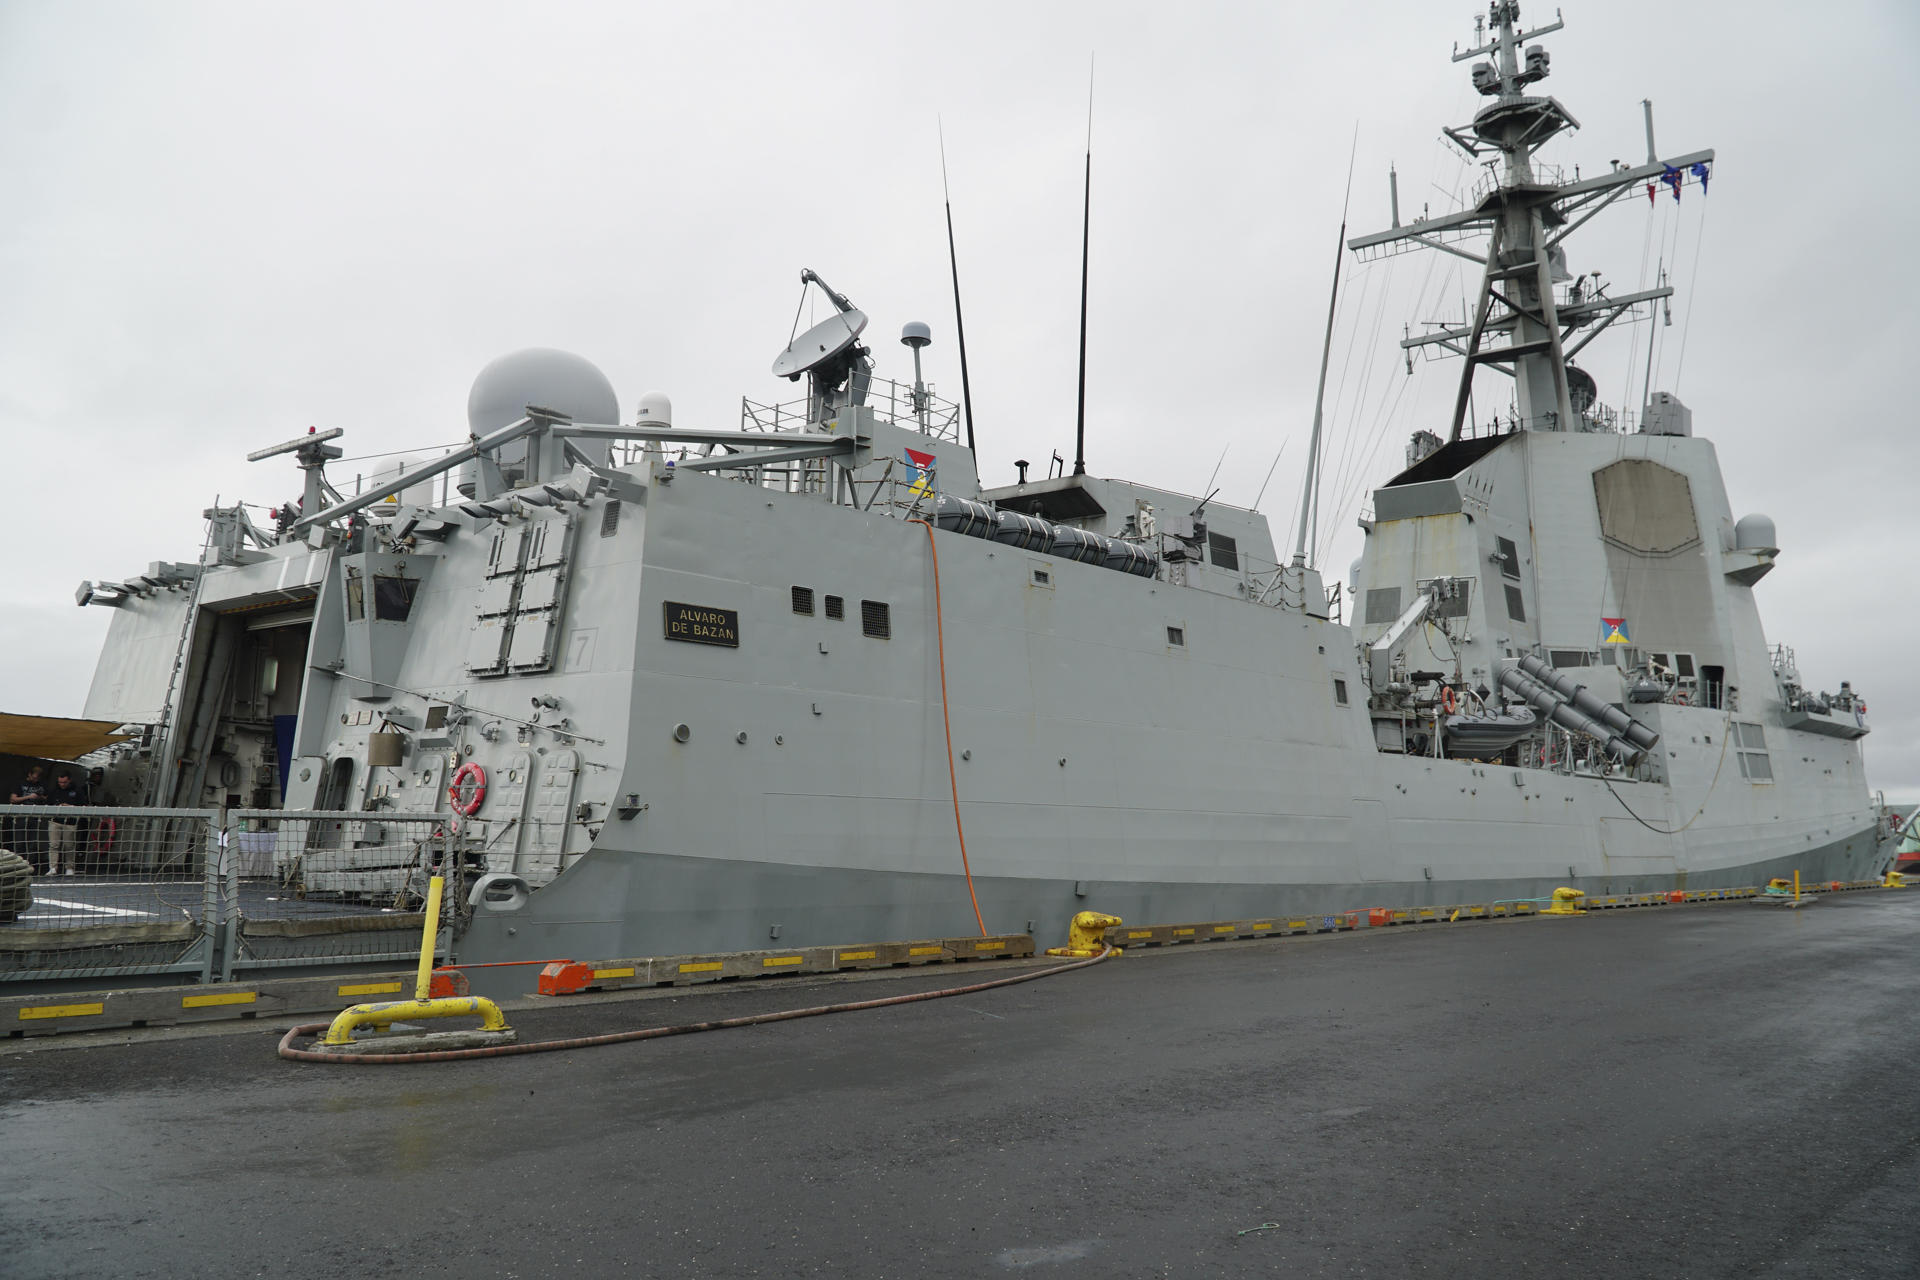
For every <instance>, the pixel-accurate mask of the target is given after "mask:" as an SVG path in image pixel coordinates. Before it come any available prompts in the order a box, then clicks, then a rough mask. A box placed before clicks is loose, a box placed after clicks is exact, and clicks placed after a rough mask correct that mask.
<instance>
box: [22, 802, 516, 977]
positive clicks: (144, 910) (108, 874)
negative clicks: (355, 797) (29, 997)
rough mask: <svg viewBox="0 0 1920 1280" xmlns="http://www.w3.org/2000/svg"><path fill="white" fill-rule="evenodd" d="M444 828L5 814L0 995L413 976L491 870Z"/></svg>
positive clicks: (140, 814) (434, 818)
mask: <svg viewBox="0 0 1920 1280" xmlns="http://www.w3.org/2000/svg"><path fill="white" fill-rule="evenodd" d="M486 846H487V838H486V832H485V830H484V829H483V826H482V824H477V823H471V824H469V829H466V830H462V829H459V828H457V827H455V826H454V825H453V824H452V822H451V821H450V820H449V819H448V817H447V816H446V815H444V814H441V815H436V814H398V815H396V814H391V813H384V812H365V813H360V812H353V813H348V812H333V813H328V812H298V813H296V812H289V811H285V810H277V809H257V810H252V809H238V810H230V811H228V812H227V813H226V814H225V815H224V817H223V816H222V815H221V813H220V812H219V811H218V810H212V809H127V808H112V809H107V808H101V809H79V808H71V807H52V806H39V805H33V806H28V805H13V806H6V807H4V808H0V984H4V983H8V982H28V981H40V980H47V979H72V978H107V977H119V976H123V975H134V974H155V973H191V974H197V975H198V977H199V979H200V980H201V981H202V982H210V981H214V980H219V981H229V980H231V979H232V978H233V977H234V975H235V974H236V973H238V972H242V971H245V970H252V969H265V968H284V967H290V966H302V965H304V966H323V965H329V964H340V963H352V964H358V963H362V962H391V961H411V960H413V959H414V958H415V957H417V956H418V955H419V947H420V931H421V927H422V925H423V924H424V923H425V921H424V918H423V916H422V914H421V910H422V906H423V903H424V901H425V898H426V894H427V881H428V879H429V878H430V877H432V876H434V875H441V876H443V877H444V878H445V881H446V886H445V894H444V898H443V902H444V903H445V906H444V908H443V912H442V915H443V918H442V927H441V930H440V934H439V936H440V939H441V943H442V952H443V954H444V952H445V949H446V947H447V946H448V945H450V944H451V941H452V937H453V934H454V933H455V932H456V930H457V928H458V926H459V924H460V922H461V917H462V913H463V912H464V911H465V909H466V905H465V904H466V893H467V889H466V886H467V884H468V882H469V881H470V880H471V879H472V878H473V877H474V876H475V875H476V874H478V872H479V871H480V870H482V869H483V868H484V864H485V859H486Z"/></svg>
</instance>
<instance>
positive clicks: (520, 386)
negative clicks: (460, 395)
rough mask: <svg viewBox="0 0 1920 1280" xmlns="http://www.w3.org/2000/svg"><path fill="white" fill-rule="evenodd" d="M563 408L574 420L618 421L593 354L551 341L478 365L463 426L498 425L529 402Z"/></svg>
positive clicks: (615, 402) (483, 428)
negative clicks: (559, 348) (566, 348)
mask: <svg viewBox="0 0 1920 1280" xmlns="http://www.w3.org/2000/svg"><path fill="white" fill-rule="evenodd" d="M530 404H531V405H538V406H539V407H540V408H542V409H552V410H555V411H556V412H559V413H564V414H566V415H567V416H569V417H571V418H572V419H573V420H574V421H575V422H597V423H614V422H618V421H620V398H619V397H618V396H616V395H615V394H614V392H613V384H612V383H611V382H608V381H607V375H606V374H604V373H601V372H600V370H599V369H598V368H596V367H595V366H594V364H593V362H592V361H591V360H587V359H585V358H584V357H582V356H577V355H574V354H573V353H572V352H570V351H555V350H553V349H552V348H551V347H529V348H527V349H526V350H524V351H515V352H512V353H511V354H508V355H504V356H501V357H500V358H499V359H498V360H495V361H493V362H491V363H490V364H488V365H487V367H486V368H484V369H482V370H481V371H480V376H479V377H477V378H475V379H474V380H473V389H472V390H471V391H469V392H468V393H467V426H468V428H469V429H470V430H472V431H473V432H475V433H476V434H480V435H484V434H485V433H487V432H489V431H497V430H499V429H500V428H501V427H504V426H506V425H507V424H509V423H512V422H517V421H519V420H520V419H521V418H523V417H525V416H526V413H527V406H528V405H530Z"/></svg>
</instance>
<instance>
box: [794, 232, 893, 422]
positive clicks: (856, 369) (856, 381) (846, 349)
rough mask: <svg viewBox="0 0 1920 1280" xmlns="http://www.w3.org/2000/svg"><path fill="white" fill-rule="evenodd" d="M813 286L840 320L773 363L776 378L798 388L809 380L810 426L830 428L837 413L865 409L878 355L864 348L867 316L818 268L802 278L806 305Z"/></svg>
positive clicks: (830, 320)
mask: <svg viewBox="0 0 1920 1280" xmlns="http://www.w3.org/2000/svg"><path fill="white" fill-rule="evenodd" d="M810 284H816V285H819V286H820V292H822V293H824V294H826V295H827V300H828V301H829V302H831V303H833V306H834V311H835V314H834V315H831V316H828V317H827V318H826V319H825V320H822V321H821V322H820V323H819V324H816V325H814V326H813V327H812V328H810V329H808V330H807V331H806V332H805V333H803V334H801V335H800V336H799V337H797V338H795V339H793V340H792V341H791V342H789V343H787V347H786V350H784V351H782V352H781V353H780V354H779V355H778V356H776V357H775V358H774V361H773V372H774V374H775V376H776V377H781V378H785V379H787V380H788V381H790V382H798V381H799V380H800V375H801V374H803V373H804V374H806V375H807V399H808V406H807V420H808V421H809V422H815V423H824V422H826V421H827V420H828V419H830V418H832V417H833V415H834V411H835V410H837V409H840V408H843V407H845V406H848V405H857V404H865V403H866V401H867V386H868V383H869V381H870V380H871V378H872V376H873V361H872V359H871V358H870V357H871V356H872V354H873V353H872V352H871V351H869V350H868V349H867V348H866V347H863V346H861V345H860V342H859V338H860V334H861V332H862V331H863V330H864V329H865V328H866V327H867V313H866V312H864V311H862V310H860V309H859V308H858V307H856V306H854V305H853V304H852V303H851V302H849V301H847V297H846V295H845V294H843V293H836V292H835V291H834V288H833V286H832V285H830V284H828V283H827V282H826V281H825V280H822V279H821V278H820V277H819V275H818V274H816V273H815V272H814V271H813V269H812V268H810V267H809V268H806V269H803V270H802V271H801V272H800V290H801V294H802V300H803V301H804V295H805V293H806V288H807V286H808V285H810Z"/></svg>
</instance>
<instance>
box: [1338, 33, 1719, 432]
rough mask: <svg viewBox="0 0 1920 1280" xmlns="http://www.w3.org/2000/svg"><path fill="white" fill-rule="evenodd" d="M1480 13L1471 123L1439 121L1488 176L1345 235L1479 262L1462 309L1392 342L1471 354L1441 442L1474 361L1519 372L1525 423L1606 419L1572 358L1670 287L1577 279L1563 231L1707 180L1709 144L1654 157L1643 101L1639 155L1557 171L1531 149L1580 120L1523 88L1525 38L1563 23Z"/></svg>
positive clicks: (1571, 427) (1535, 64) (1466, 398)
mask: <svg viewBox="0 0 1920 1280" xmlns="http://www.w3.org/2000/svg"><path fill="white" fill-rule="evenodd" d="M1486 19H1487V21H1486V23H1485V25H1484V26H1482V25H1481V24H1480V23H1479V22H1478V21H1476V22H1475V26H1474V44H1473V47H1472V48H1470V49H1456V50H1455V52H1454V54H1453V60H1454V61H1455V62H1464V61H1467V60H1469V59H1480V58H1485V59H1486V60H1485V61H1477V62H1475V63H1474V64H1473V66H1472V68H1471V78H1472V82H1473V87H1474V88H1475V89H1476V90H1478V91H1479V93H1480V94H1481V95H1482V96H1483V97H1484V98H1486V99H1488V101H1487V102H1486V104H1485V105H1484V106H1482V107H1481V108H1480V110H1479V111H1478V112H1477V113H1476V114H1475V115H1474V117H1473V122H1472V123H1471V124H1470V125H1467V126H1465V127H1464V128H1447V129H1443V130H1442V131H1441V132H1442V133H1444V134H1445V135H1446V136H1447V137H1448V138H1449V139H1450V140H1452V141H1453V142H1454V143H1455V144H1456V145H1457V146H1459V147H1460V148H1461V150H1462V151H1464V152H1466V154H1467V155H1469V156H1471V157H1473V158H1475V159H1479V158H1480V157H1482V156H1486V157H1488V159H1487V160H1486V161H1485V163H1486V164H1487V165H1488V172H1487V175H1486V177H1485V178H1483V179H1482V180H1481V182H1480V184H1479V186H1478V187H1477V188H1476V189H1475V192H1474V195H1473V197H1472V203H1471V204H1470V205H1469V207H1467V208H1465V209H1462V210H1460V211H1459V212H1457V213H1452V214H1444V215H1441V216H1439V217H1427V216H1422V217H1418V218H1415V219H1414V220H1413V221H1412V222H1410V223H1406V224H1404V225H1402V224H1401V222H1400V219H1399V210H1398V208H1397V207H1396V208H1394V209H1393V210H1392V213H1393V225H1392V227H1391V228H1390V229H1389V230H1386V231H1381V232H1376V233H1374V234H1372V235H1364V236H1357V237H1355V238H1354V239H1352V240H1349V241H1347V248H1348V249H1350V250H1352V251H1353V252H1354V253H1355V254H1357V255H1359V256H1360V257H1361V258H1362V259H1363V260H1364V259H1371V258H1377V257H1382V256H1385V255H1388V254H1393V253H1402V252H1408V251H1411V250H1414V249H1417V248H1422V247H1424V248H1428V249H1439V250H1441V251H1442V252H1445V253H1451V254H1454V255H1456V256H1458V257H1462V258H1465V259H1467V260H1468V261H1470V262H1473V263H1475V264H1476V265H1478V266H1480V267H1482V268H1483V269H1484V275H1483V278H1482V280H1481V284H1480V293H1479V303H1478V305H1477V306H1476V307H1475V308H1474V310H1473V314H1472V317H1471V319H1470V321H1464V322H1460V323H1445V324H1436V325H1434V326H1431V327H1430V329H1429V331H1428V332H1426V333H1422V334H1419V335H1417V336H1416V335H1411V334H1410V335H1408V336H1407V337H1406V338H1405V339H1404V340H1403V341H1402V342H1401V343H1400V345H1401V347H1402V348H1403V349H1404V350H1406V351H1407V352H1408V359H1409V361H1411V359H1412V352H1413V351H1414V349H1415V348H1420V349H1422V351H1423V352H1424V351H1425V350H1427V349H1428V348H1438V349H1439V350H1440V351H1444V352H1449V353H1451V354H1453V355H1458V356H1462V357H1464V358H1465V366H1466V367H1465V368H1464V369H1463V370H1462V371H1461V375H1460V387H1459V391H1458V393H1457V394H1456V395H1455V397H1454V406H1453V423H1452V430H1451V431H1450V432H1449V435H1448V439H1449V442H1451V441H1456V440H1459V439H1460V438H1461V434H1462V430H1463V428H1464V426H1465V425H1466V420H1467V416H1468V407H1469V405H1470V403H1471V397H1472V394H1473V375H1474V374H1475V372H1476V371H1478V370H1479V369H1480V368H1481V367H1482V366H1489V367H1491V368H1493V369H1495V370H1498V371H1499V372H1501V373H1503V374H1506V375H1507V376H1509V377H1511V378H1512V379H1513V381H1514V402H1515V405H1516V407H1517V415H1516V421H1517V426H1518V427H1519V428H1520V429H1523V430H1529V431H1593V430H1610V429H1612V426H1611V424H1612V422H1613V421H1614V417H1613V414H1612V411H1611V410H1607V409H1605V408H1604V407H1603V406H1600V405H1599V404H1598V403H1597V402H1596V401H1595V400H1593V399H1592V397H1591V396H1590V395H1589V394H1587V392H1586V388H1585V385H1584V383H1583V382H1582V378H1583V376H1584V375H1581V374H1580V373H1579V371H1578V370H1577V369H1575V370H1574V371H1573V372H1572V373H1571V374H1570V373H1569V366H1568V361H1570V360H1572V359H1573V357H1575V356H1576V355H1578V354H1579V353H1580V351H1581V349H1582V348H1584V347H1585V346H1586V345H1587V344H1588V343H1589V342H1592V341H1593V339H1594V338H1596V337H1598V336H1599V335H1600V333H1601V331H1602V330H1604V329H1606V328H1607V326H1609V325H1611V324H1612V323H1613V322H1614V321H1616V320H1619V319H1620V318H1622V317H1623V316H1624V317H1629V318H1633V319H1638V318H1640V317H1642V316H1646V315H1651V314H1652V304H1654V303H1655V302H1657V301H1659V300H1661V299H1664V298H1667V297H1670V296H1671V295H1672V293H1673V290H1672V288H1671V287H1669V286H1667V285H1665V284H1664V283H1663V284H1662V285H1661V286H1660V287H1658V288H1654V289H1646V290H1642V291H1639V292H1636V293H1626V294H1609V293H1608V292H1607V291H1606V290H1604V289H1603V288H1600V287H1599V286H1598V285H1596V286H1595V287H1593V288H1592V289H1585V288H1582V287H1581V286H1580V284H1579V281H1580V280H1581V278H1582V277H1579V276H1573V275H1569V274H1568V272H1567V268H1566V257H1565V249H1564V248H1563V245H1564V242H1565V241H1566V239H1567V237H1568V236H1569V235H1571V234H1572V233H1573V232H1575V231H1577V230H1578V229H1579V228H1580V227H1582V226H1584V225H1586V223H1587V221H1588V219H1590V218H1592V217H1594V216H1595V215H1597V214H1598V213H1600V211H1601V210H1603V209H1605V208H1607V207H1608V206H1609V205H1611V204H1612V203H1613V202H1614V201H1616V200H1618V199H1619V198H1620V197H1621V196H1624V195H1628V194H1631V193H1633V192H1636V191H1639V190H1641V189H1642V187H1643V186H1644V188H1645V190H1646V192H1647V194H1648V196H1649V198H1654V197H1656V196H1657V195H1658V194H1659V188H1660V187H1661V186H1662V185H1664V186H1665V187H1667V188H1669V189H1670V190H1671V194H1672V196H1673V198H1674V199H1675V200H1678V199H1679V198H1680V188H1681V187H1682V186H1683V185H1698V186H1700V187H1701V188H1702V190H1703V191H1704V190H1705V187H1706V184H1707V180H1708V178H1709V177H1710V176H1711V166H1712V164H1713V158H1714V153H1713V152H1712V151H1710V150H1707V151H1694V152H1689V153H1687V154H1686V155H1679V156H1674V157H1672V158H1670V159H1666V160H1662V159H1660V158H1659V157H1658V153H1656V152H1655V151H1654V150H1653V115H1652V108H1651V105H1649V106H1648V108H1647V151H1648V156H1647V163H1646V164H1642V165H1632V166H1629V165H1625V164H1622V163H1621V162H1619V161H1615V162H1614V164H1613V168H1612V170H1611V171H1610V172H1607V173H1603V174H1600V175H1598V176H1595V177H1588V178H1582V177H1581V176H1580V172H1579V170H1578V168H1576V169H1575V170H1574V173H1573V178H1572V180H1571V181H1567V180H1565V179H1564V178H1563V177H1562V176H1561V174H1560V172H1559V171H1558V170H1557V169H1556V168H1554V167H1552V166H1549V165H1546V164H1542V163H1540V162H1539V161H1538V160H1537V159H1536V154H1537V153H1538V151H1539V150H1540V148H1541V147H1542V146H1544V145H1545V144H1546V143H1547V142H1548V141H1549V140H1550V139H1552V138H1554V137H1556V136H1557V135H1559V134H1560V133H1562V132H1564V131H1566V130H1570V129H1578V128H1579V127H1580V122H1579V121H1578V120H1576V119H1574V118H1573V115H1572V113H1570V112H1569V111H1568V110H1567V109H1566V108H1565V107H1564V106H1562V105H1561V104H1560V102H1559V101H1558V100H1557V99H1555V98H1554V97H1552V96H1551V95H1549V94H1543V93H1538V92H1532V93H1530V92H1528V90H1529V89H1531V88H1532V86H1534V85H1535V84H1536V83H1537V82H1538V81H1541V80H1544V79H1545V78H1546V77H1547V75H1548V72H1549V70H1550V67H1551V63H1550V60H1549V58H1548V56H1547V51H1546V49H1545V47H1544V46H1541V45H1538V44H1532V45H1529V44H1528V43H1527V42H1528V41H1530V40H1533V39H1534V38H1536V37H1538V36H1543V35H1546V34H1548V33H1549V32H1554V31H1558V30H1560V29H1561V28H1562V26H1563V25H1564V23H1563V22H1562V21H1561V19H1560V15H1559V14H1558V12H1556V13H1555V15H1554V20H1553V21H1552V22H1550V23H1548V24H1546V25H1545V26H1540V27H1535V28H1534V29H1533V30H1531V31H1523V30H1521V29H1520V6H1519V4H1518V3H1517V0H1493V4H1492V6H1491V8H1490V9H1489V10H1488V12H1487V15H1486ZM1389 190H1390V191H1391V192H1393V193H1394V195H1395V196H1396V197H1397V186H1396V185H1394V184H1392V183H1390V185H1389ZM1397 203H1398V201H1397V199H1396V200H1395V204H1396V206H1397ZM1475 236H1485V237H1486V240H1485V241H1484V245H1485V247H1484V249H1482V250H1481V251H1480V252H1475V251H1474V250H1473V249H1469V248H1467V247H1466V244H1465V242H1466V241H1468V240H1469V238H1471V237H1475ZM1562 285H1571V287H1569V288H1564V289H1563V288H1560V287H1559V286H1562Z"/></svg>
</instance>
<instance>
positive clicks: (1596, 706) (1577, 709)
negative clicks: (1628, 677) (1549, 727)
mask: <svg viewBox="0 0 1920 1280" xmlns="http://www.w3.org/2000/svg"><path fill="white" fill-rule="evenodd" d="M1500 683H1501V684H1502V685H1504V686H1505V687H1506V688H1508V689H1509V690H1511V691H1512V692H1513V693H1514V694H1515V695H1517V696H1518V697H1520V698H1521V699H1523V700H1524V701H1525V702H1526V703H1527V705H1528V706H1530V707H1532V708H1533V709H1534V710H1536V711H1539V712H1540V713H1541V714H1543V715H1545V716H1546V717H1547V718H1548V719H1549V720H1551V721H1553V722H1554V723H1555V724H1557V725H1559V726H1560V727H1561V728H1563V729H1568V730H1571V731H1572V732H1574V733H1580V734H1585V735H1586V736H1587V737H1589V738H1592V739H1593V740H1594V741H1596V742H1598V743H1599V744H1600V745H1601V746H1602V747H1604V748H1605V749H1606V751H1607V754H1609V755H1611V756H1613V757H1614V758H1615V759H1617V760H1619V761H1621V762H1622V763H1624V764H1632V763H1633V762H1634V761H1636V760H1638V759H1639V758H1640V757H1641V756H1642V755H1644V754H1645V753H1646V752H1647V751H1648V750H1649V749H1651V748H1652V747H1653V745H1654V744H1655V743H1657V742H1659V741H1660V735H1659V734H1657V733H1655V732H1654V731H1653V730H1651V729H1649V728H1647V726H1645V725H1644V724H1641V723H1640V722H1639V721H1638V720H1635V719H1634V718H1633V717H1632V716H1630V715H1628V714H1627V713H1626V712H1624V711H1622V710H1621V709H1620V708H1618V707H1616V706H1614V705H1612V704H1611V703H1609V702H1607V701H1605V700H1604V699H1602V698H1600V697H1599V696H1598V695H1596V694H1594V693H1593V692H1591V691H1590V690H1588V689H1587V687H1586V686H1585V685H1582V684H1580V683H1578V682H1577V681H1575V680H1573V679H1572V678H1570V677H1568V676H1564V675H1562V674H1560V673H1559V672H1557V671H1555V670H1554V669H1553V668H1552V667H1550V666H1548V665H1547V664H1546V663H1544V662H1542V661H1541V660H1540V659H1539V658H1537V657H1534V656H1533V655H1531V654H1529V655H1527V656H1525V657H1523V658H1521V659H1520V660H1519V661H1518V662H1515V663H1514V664H1513V665H1511V666H1508V667H1504V668H1503V669H1502V670H1501V672H1500Z"/></svg>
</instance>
